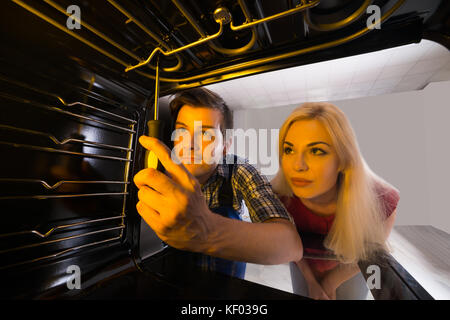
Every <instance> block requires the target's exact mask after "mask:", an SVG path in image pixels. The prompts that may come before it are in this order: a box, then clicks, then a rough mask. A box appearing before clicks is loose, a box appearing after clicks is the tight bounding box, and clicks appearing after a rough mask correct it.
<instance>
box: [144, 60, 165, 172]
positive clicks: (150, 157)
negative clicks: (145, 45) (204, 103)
mask: <svg viewBox="0 0 450 320" xmlns="http://www.w3.org/2000/svg"><path fill="white" fill-rule="evenodd" d="M158 112H159V56H158V57H157V59H156V77H155V103H154V116H153V119H152V120H149V121H148V122H147V135H148V136H149V137H154V138H158V139H161V138H162V134H163V129H164V123H163V122H161V121H160V120H159V119H158ZM144 167H145V168H153V169H157V170H159V171H162V169H163V166H162V165H161V162H160V161H159V160H158V157H157V156H156V155H155V153H154V152H153V151H151V150H146V152H145V164H144Z"/></svg>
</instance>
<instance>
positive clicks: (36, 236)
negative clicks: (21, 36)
mask: <svg viewBox="0 0 450 320" xmlns="http://www.w3.org/2000/svg"><path fill="white" fill-rule="evenodd" d="M5 81H6V82H7V83H8V84H9V88H11V89H13V90H14V91H21V92H22V93H21V95H25V96H26V93H24V92H23V91H24V89H27V90H31V91H33V92H36V93H38V96H37V97H34V95H32V96H33V97H34V98H31V97H27V98H23V97H20V96H17V95H16V94H11V93H10V92H5V91H6V90H3V92H0V98H2V99H6V101H13V102H14V103H16V102H18V103H19V104H23V105H25V106H31V107H32V108H31V109H29V110H30V111H31V112H33V113H34V114H35V115H37V116H38V117H37V118H35V119H33V120H34V121H35V122H36V120H39V118H40V117H41V116H42V117H43V116H44V115H45V113H46V112H51V113H55V114H61V115H63V116H64V117H65V118H67V119H64V122H63V123H62V124H63V127H64V124H65V122H66V121H67V122H68V124H69V121H73V120H72V119H74V120H76V121H77V122H78V123H70V126H75V127H74V129H76V130H77V132H78V130H81V131H80V132H81V133H83V130H85V129H86V128H88V127H87V126H91V127H94V128H95V131H98V130H104V132H103V133H102V135H99V136H97V135H95V138H93V139H83V138H81V139H80V138H79V136H81V135H75V136H70V137H69V138H65V137H59V136H58V135H56V134H52V133H50V132H48V131H47V130H48V129H44V130H42V128H39V127H42V125H41V124H39V121H38V122H37V127H36V128H32V129H31V128H27V127H29V125H28V122H24V121H17V117H20V116H22V114H21V112H20V111H18V110H16V109H11V111H12V112H11V113H5V114H6V117H5V118H3V117H2V120H1V122H2V123H0V132H3V133H4V134H3V138H2V139H0V140H1V141H0V146H6V147H8V148H9V147H12V148H14V149H16V148H20V149H27V150H31V151H32V152H33V153H32V155H33V156H34V154H35V152H48V153H53V154H62V155H66V156H70V157H82V158H94V159H101V160H107V161H110V162H112V163H111V166H113V167H112V168H117V170H120V173H119V172H118V173H119V175H120V176H121V177H120V178H114V180H113V179H111V180H106V179H102V178H100V179H96V178H94V176H96V175H94V176H92V177H91V176H86V177H83V179H70V178H67V177H62V178H60V179H59V180H58V179H54V181H53V180H50V178H49V177H42V176H39V177H36V176H38V174H37V173H36V172H34V171H31V172H28V173H26V174H25V175H26V176H25V177H19V176H17V175H16V176H15V177H11V176H5V173H6V174H10V173H7V171H5V173H4V174H3V176H1V177H0V184H1V185H2V186H6V188H5V189H4V190H5V191H6V190H8V188H9V187H10V186H12V185H13V184H14V185H17V186H19V187H20V189H19V187H18V189H17V190H22V189H23V190H25V191H26V192H28V193H30V194H26V193H25V194H23V193H22V195H21V194H18V193H17V192H15V191H10V190H8V193H11V194H5V193H6V192H5V193H3V194H0V203H6V208H8V206H12V207H14V206H15V204H16V203H17V204H19V203H21V201H22V200H29V201H40V200H46V201H49V202H48V205H49V206H48V205H47V203H45V204H44V205H39V206H37V207H35V208H36V209H35V210H34V211H33V212H34V213H35V214H37V215H34V218H33V221H34V222H30V225H36V224H39V226H40V227H39V228H33V227H31V228H29V227H24V226H25V225H26V224H22V222H21V220H20V219H21V218H20V216H17V217H16V218H15V217H14V216H12V217H10V220H11V222H12V224H11V226H10V227H8V225H7V224H5V225H4V228H3V230H2V233H1V234H0V241H1V242H2V246H1V247H0V270H6V269H8V270H10V269H12V268H15V267H19V266H23V265H29V264H34V263H38V262H41V261H45V260H48V259H52V258H57V257H60V256H63V255H66V254H68V253H71V252H75V251H77V250H80V249H84V248H88V247H96V246H101V245H105V244H109V243H119V242H120V241H121V240H123V239H124V230H125V229H126V227H127V224H126V218H127V217H126V208H127V198H128V196H129V194H130V192H129V184H130V181H129V173H130V165H131V163H132V162H133V153H134V148H133V143H134V140H135V135H136V130H135V127H136V126H137V124H138V121H137V120H134V119H131V118H130V117H129V116H128V117H126V116H123V115H119V114H116V113H114V112H110V111H107V110H104V109H102V108H99V107H98V106H96V105H95V104H92V103H86V102H85V101H73V102H66V100H65V99H64V98H62V97H61V96H60V95H57V94H54V93H50V92H46V91H43V90H41V89H38V88H36V87H33V86H30V85H28V84H25V83H21V82H18V81H15V80H11V79H8V78H4V77H1V76H0V82H5ZM11 85H12V86H11ZM41 96H42V97H43V98H42V99H41ZM33 99H34V100H35V101H33ZM49 99H50V103H48V101H49ZM51 101H55V104H52V102H51ZM102 103H103V104H104V105H105V106H107V105H109V104H108V103H106V102H105V101H103V102H102ZM111 106H112V105H111ZM11 107H12V106H11ZM114 107H117V106H114ZM4 110H7V109H4ZM76 110H80V111H76ZM133 115H135V116H136V117H137V114H136V113H135V112H133ZM15 119H16V120H15ZM80 120H81V121H80ZM16 122H21V123H23V124H21V125H17V124H16ZM80 122H81V123H80ZM33 126H35V124H33ZM44 126H45V125H44ZM60 127H61V126H60ZM68 128H69V127H68ZM66 131H67V130H62V131H61V130H60V132H62V133H60V134H67V133H66ZM69 132H70V131H69ZM10 133H14V134H10ZM28 137H29V138H32V139H31V140H32V142H29V143H27V141H28V140H30V139H29V138H28ZM102 137H104V138H102ZM116 138H120V139H119V140H118V141H116ZM17 139H22V141H17ZM23 139H26V140H25V141H23ZM103 139H109V140H110V141H109V142H105V141H102V140H103ZM46 140H47V141H46ZM41 141H42V143H45V144H44V145H40V144H41ZM111 142H112V143H111ZM51 144H54V145H55V147H52V146H51ZM72 145H73V146H74V148H75V149H73V148H71V146H72ZM83 146H85V147H89V148H95V149H103V150H109V152H115V154H117V155H118V154H119V153H121V154H122V155H121V156H115V154H114V156H113V155H106V154H95V153H93V152H91V153H89V152H81V151H85V150H82V149H80V148H82V147H83ZM14 152H15V151H14V150H13V154H10V155H8V156H7V158H9V159H11V160H12V159H14ZM46 159H50V160H51V159H53V157H52V156H51V157H46ZM24 161H28V160H24ZM25 163H26V162H25ZM56 163H58V164H61V165H64V166H65V165H66V164H64V162H59V160H58V162H56ZM108 166H110V165H109V164H108ZM65 168H66V169H67V170H68V171H69V172H71V171H70V170H71V169H70V168H67V167H65ZM33 170H34V169H33ZM46 170H47V169H46ZM88 174H89V175H90V174H91V173H88ZM90 177H91V179H90ZM122 177H123V178H122ZM53 178H54V177H53ZM71 185H73V186H85V187H86V188H87V189H86V188H85V187H83V189H82V191H81V192H78V193H77V192H72V193H67V192H66V191H64V190H59V188H62V187H66V186H71ZM22 186H23V187H22ZM36 186H38V187H41V188H42V189H43V190H44V191H45V192H38V191H37V190H36ZM88 186H92V187H93V188H94V189H92V190H91V187H88ZM109 186H112V187H114V190H109V189H110V188H109ZM98 188H100V189H105V190H100V189H99V190H96V189H98ZM76 189H78V187H76ZM116 189H117V190H116ZM88 190H89V192H85V191H88ZM58 191H59V193H58ZM102 191H103V192H102ZM112 191H114V192H112ZM69 192H70V191H69ZM111 197H112V198H111ZM116 197H118V199H117V200H118V201H116V200H114V201H113V200H112V199H115V198H116ZM77 198H99V199H98V200H93V201H102V198H105V199H109V200H108V201H112V204H113V205H114V208H116V209H113V211H111V212H116V213H115V214H114V215H111V216H106V217H104V216H103V217H101V218H100V217H98V215H97V214H99V213H100V212H99V211H98V209H93V210H91V211H92V212H91V213H90V214H89V215H90V216H91V214H94V215H95V216H96V217H95V218H94V217H91V218H87V214H86V213H85V212H83V211H80V209H70V210H75V211H70V210H69V211H67V212H65V213H61V214H62V215H61V216H60V217H59V216H58V215H57V216H58V218H57V219H58V220H61V219H62V221H65V223H61V222H57V221H56V220H55V219H56V218H45V219H44V220H42V219H41V218H40V217H41V214H42V215H43V216H45V217H47V216H48V217H52V214H53V216H54V212H52V213H50V212H49V213H46V212H45V211H44V210H45V208H51V207H52V206H53V205H54V204H56V202H55V203H54V202H53V201H66V200H67V201H70V203H74V204H76V203H77V202H76V201H77V200H76V199H77ZM72 199H73V200H72ZM5 201H6V202H5ZM74 201H75V202H74ZM89 201H91V200H89ZM23 206H24V207H25V208H27V207H28V206H31V207H33V206H34V205H33V204H32V203H31V202H30V204H28V203H25V202H24V203H23ZM77 210H78V211H77ZM116 210H117V211H116ZM118 212H121V213H120V214H118ZM44 213H45V214H44ZM56 213H57V214H58V212H56ZM83 214H84V216H83ZM75 216H77V217H79V218H80V219H83V221H79V220H75V222H74V221H73V219H74V217H75ZM68 219H69V220H72V221H68ZM21 226H22V227H21ZM42 226H44V228H43V227H42ZM45 226H47V228H45ZM42 229H45V230H44V231H43V230H42Z"/></svg>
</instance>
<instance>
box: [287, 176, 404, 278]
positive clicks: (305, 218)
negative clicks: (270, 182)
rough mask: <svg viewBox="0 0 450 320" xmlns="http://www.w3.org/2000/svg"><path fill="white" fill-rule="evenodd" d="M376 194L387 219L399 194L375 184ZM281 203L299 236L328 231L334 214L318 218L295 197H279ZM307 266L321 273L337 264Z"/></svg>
mask: <svg viewBox="0 0 450 320" xmlns="http://www.w3.org/2000/svg"><path fill="white" fill-rule="evenodd" d="M377 193H378V194H380V195H381V196H382V199H383V201H384V205H385V215H386V218H388V217H389V216H390V215H391V214H392V212H394V210H395V208H396V207H397V203H398V201H399V199H400V195H399V193H398V192H397V191H396V190H395V189H392V188H386V187H384V186H381V185H379V184H377ZM281 201H282V202H283V203H284V205H285V206H286V209H287V210H288V211H289V213H290V214H291V215H292V217H293V218H294V222H295V224H296V226H297V230H298V231H299V234H300V236H301V235H302V233H303V234H306V233H310V234H316V235H322V236H326V235H327V234H328V232H329V231H330V229H331V227H332V225H333V222H334V217H335V214H332V215H327V216H320V215H317V214H315V213H313V212H312V211H311V210H310V209H308V208H307V207H306V206H305V205H304V204H303V203H302V201H301V200H300V199H299V198H297V197H296V196H294V197H291V198H288V197H281ZM303 249H304V252H305V253H307V254H323V253H325V252H326V249H320V248H303ZM307 260H308V263H309V265H310V266H311V267H312V269H313V271H316V272H319V273H322V272H324V271H327V270H330V269H333V268H334V267H336V266H337V265H338V264H339V262H338V261H335V260H319V259H307Z"/></svg>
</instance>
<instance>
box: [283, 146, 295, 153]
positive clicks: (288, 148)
mask: <svg viewBox="0 0 450 320" xmlns="http://www.w3.org/2000/svg"><path fill="white" fill-rule="evenodd" d="M283 151H284V153H285V154H291V153H292V152H293V151H294V150H292V148H291V147H284V150H283Z"/></svg>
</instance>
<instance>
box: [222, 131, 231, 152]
mask: <svg viewBox="0 0 450 320" xmlns="http://www.w3.org/2000/svg"><path fill="white" fill-rule="evenodd" d="M232 143H233V137H228V139H227V137H226V135H225V137H224V138H223V155H224V156H225V155H226V154H227V152H228V150H230V148H231V144H232Z"/></svg>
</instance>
